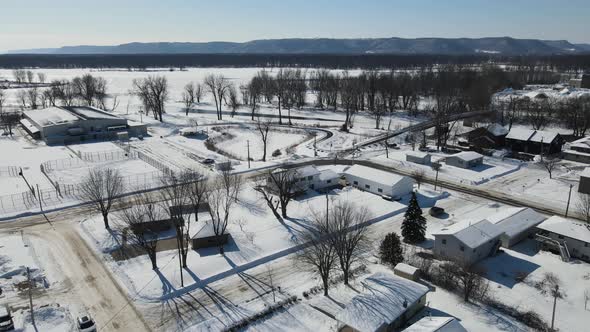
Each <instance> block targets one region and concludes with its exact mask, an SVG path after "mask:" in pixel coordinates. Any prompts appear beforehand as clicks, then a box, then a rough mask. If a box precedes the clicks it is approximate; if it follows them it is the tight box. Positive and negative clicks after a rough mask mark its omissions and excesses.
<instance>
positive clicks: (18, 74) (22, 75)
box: [12, 69, 27, 83]
mask: <svg viewBox="0 0 590 332" xmlns="http://www.w3.org/2000/svg"><path fill="white" fill-rule="evenodd" d="M12 75H13V76H14V80H15V81H16V83H24V82H25V81H26V79H27V72H26V71H25V70H24V69H15V70H13V71H12Z"/></svg>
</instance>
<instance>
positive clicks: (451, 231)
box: [433, 219, 503, 265]
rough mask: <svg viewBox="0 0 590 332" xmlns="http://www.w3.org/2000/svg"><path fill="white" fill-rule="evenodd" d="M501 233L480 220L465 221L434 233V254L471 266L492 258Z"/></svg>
mask: <svg viewBox="0 0 590 332" xmlns="http://www.w3.org/2000/svg"><path fill="white" fill-rule="evenodd" d="M502 234H503V232H502V231H501V230H500V229H498V227H495V225H494V224H492V223H491V222H489V221H487V220H486V219H482V220H479V221H475V222H474V221H472V220H465V221H462V222H458V223H456V224H453V225H451V226H448V227H445V228H443V229H441V230H440V231H438V232H437V233H434V234H433V236H434V254H435V255H436V256H438V257H440V258H442V259H448V260H452V261H455V262H458V263H460V264H465V265H471V264H474V263H477V262H478V261H480V260H482V259H484V258H486V257H489V256H492V255H494V254H495V253H496V251H497V250H498V248H499V247H500V245H501V242H500V237H501V236H502Z"/></svg>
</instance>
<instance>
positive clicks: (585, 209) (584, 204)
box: [576, 193, 590, 223]
mask: <svg viewBox="0 0 590 332" xmlns="http://www.w3.org/2000/svg"><path fill="white" fill-rule="evenodd" d="M576 207H577V210H578V213H580V215H581V216H582V218H584V220H585V221H586V222H587V223H590V195H588V194H583V193H578V202H577V203H576Z"/></svg>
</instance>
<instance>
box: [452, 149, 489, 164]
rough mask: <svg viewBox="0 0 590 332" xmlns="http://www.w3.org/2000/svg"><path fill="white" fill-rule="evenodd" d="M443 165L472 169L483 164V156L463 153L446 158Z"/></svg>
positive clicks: (468, 152)
mask: <svg viewBox="0 0 590 332" xmlns="http://www.w3.org/2000/svg"><path fill="white" fill-rule="evenodd" d="M445 163H446V164H447V165H451V166H455V167H460V168H473V167H476V166H479V165H482V164H483V156H482V155H481V154H479V153H477V152H473V151H464V152H459V153H456V154H454V155H452V156H448V157H447V158H446V159H445Z"/></svg>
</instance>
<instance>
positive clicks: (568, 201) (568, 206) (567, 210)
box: [565, 184, 574, 218]
mask: <svg viewBox="0 0 590 332" xmlns="http://www.w3.org/2000/svg"><path fill="white" fill-rule="evenodd" d="M573 186H574V185H573V184H570V193H569V195H568V196H567V206H566V207H565V217H566V218H567V213H568V212H569V209H570V200H571V198H572V188H573Z"/></svg>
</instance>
